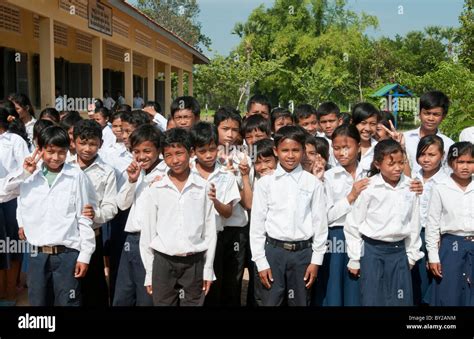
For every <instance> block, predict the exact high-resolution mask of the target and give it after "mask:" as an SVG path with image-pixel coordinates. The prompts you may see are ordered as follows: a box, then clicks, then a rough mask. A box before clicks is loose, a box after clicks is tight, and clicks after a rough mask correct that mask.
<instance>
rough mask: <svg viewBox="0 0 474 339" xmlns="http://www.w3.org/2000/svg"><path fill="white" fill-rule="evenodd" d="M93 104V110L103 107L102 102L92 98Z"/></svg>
mask: <svg viewBox="0 0 474 339" xmlns="http://www.w3.org/2000/svg"><path fill="white" fill-rule="evenodd" d="M93 103H94V107H95V109H98V108H102V107H104V102H103V101H102V100H100V99H99V98H94V99H93Z"/></svg>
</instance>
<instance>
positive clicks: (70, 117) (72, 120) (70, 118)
mask: <svg viewBox="0 0 474 339" xmlns="http://www.w3.org/2000/svg"><path fill="white" fill-rule="evenodd" d="M81 120H83V119H82V117H81V116H80V115H79V113H78V112H76V111H70V112H69V113H68V114H66V116H65V117H64V118H63V119H62V120H61V122H60V123H59V126H61V127H62V128H64V129H65V130H66V131H68V130H69V129H70V128H71V127H73V126H74V125H75V124H76V123H77V122H78V121H81Z"/></svg>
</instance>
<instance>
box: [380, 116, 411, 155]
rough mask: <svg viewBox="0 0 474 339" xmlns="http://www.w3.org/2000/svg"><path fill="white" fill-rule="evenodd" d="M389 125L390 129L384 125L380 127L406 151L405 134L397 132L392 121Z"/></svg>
mask: <svg viewBox="0 0 474 339" xmlns="http://www.w3.org/2000/svg"><path fill="white" fill-rule="evenodd" d="M388 123H389V124H390V129H388V128H387V127H385V126H384V125H382V124H380V126H381V127H382V128H383V129H384V130H385V132H387V134H388V135H389V136H390V138H392V139H393V140H395V141H396V142H398V143H399V144H400V145H401V146H402V148H403V149H405V137H404V136H403V133H400V132H397V130H396V128H395V126H393V124H392V121H390V120H389V121H388Z"/></svg>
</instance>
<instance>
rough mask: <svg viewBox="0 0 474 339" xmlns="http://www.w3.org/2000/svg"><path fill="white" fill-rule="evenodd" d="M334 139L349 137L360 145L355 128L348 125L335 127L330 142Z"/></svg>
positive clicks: (358, 135) (358, 134) (357, 131)
mask: <svg viewBox="0 0 474 339" xmlns="http://www.w3.org/2000/svg"><path fill="white" fill-rule="evenodd" d="M336 137H349V138H352V139H354V140H355V141H357V143H358V144H360V133H359V130H358V129H357V127H355V126H354V125H349V124H342V125H340V126H337V127H336V129H335V130H334V132H332V135H331V140H334V139H336Z"/></svg>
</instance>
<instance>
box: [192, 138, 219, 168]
mask: <svg viewBox="0 0 474 339" xmlns="http://www.w3.org/2000/svg"><path fill="white" fill-rule="evenodd" d="M194 153H195V155H196V158H197V161H198V163H199V164H200V165H201V166H203V167H205V168H213V167H214V165H215V163H216V159H217V145H216V143H215V142H211V143H209V144H207V145H204V146H199V147H196V148H195V150H194Z"/></svg>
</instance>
